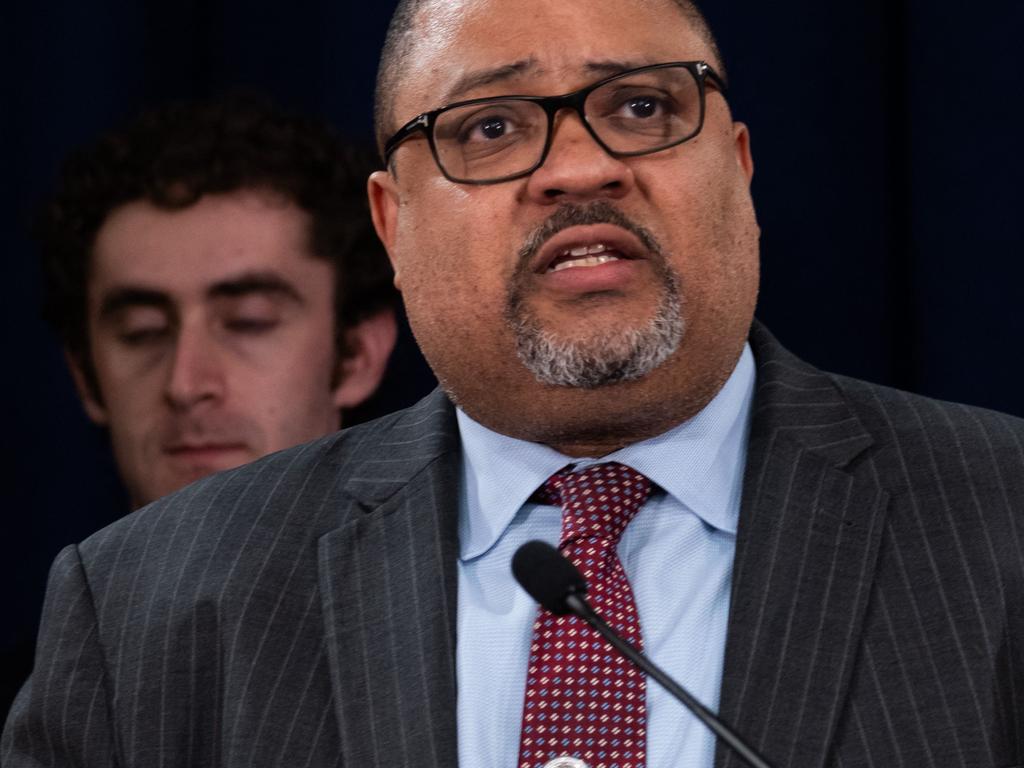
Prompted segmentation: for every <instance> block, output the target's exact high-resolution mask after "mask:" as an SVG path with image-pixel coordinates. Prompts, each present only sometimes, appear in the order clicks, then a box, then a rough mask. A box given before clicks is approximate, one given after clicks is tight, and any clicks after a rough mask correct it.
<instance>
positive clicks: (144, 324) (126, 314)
mask: <svg viewBox="0 0 1024 768" xmlns="http://www.w3.org/2000/svg"><path fill="white" fill-rule="evenodd" d="M113 328H114V333H115V336H116V338H117V340H118V341H119V342H121V343H122V344H124V345H125V346H128V347H139V346H143V345H147V344H154V343H157V342H159V341H162V340H164V339H166V338H167V337H168V336H169V335H170V333H171V332H172V329H171V320H170V318H169V317H168V316H167V312H165V311H164V310H163V309H160V308H157V307H146V306H141V307H128V308H125V309H123V310H121V311H120V312H119V313H118V314H117V315H116V317H115V318H114V326H113Z"/></svg>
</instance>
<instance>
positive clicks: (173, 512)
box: [3, 393, 458, 766]
mask: <svg viewBox="0 0 1024 768" xmlns="http://www.w3.org/2000/svg"><path fill="white" fill-rule="evenodd" d="M457 446H458V442H457V427H456V424H455V419H454V412H453V409H452V407H451V405H450V404H449V403H448V401H447V399H446V398H445V397H444V396H443V395H441V394H440V393H435V394H433V395H432V396H430V397H428V398H426V399H425V400H424V401H422V402H421V403H420V404H419V405H417V406H415V407H413V408H411V409H408V410H406V411H402V412H399V413H397V414H393V415H391V416H387V417H384V418H383V419H380V420H378V421H376V422H373V423H370V424H366V425H361V426H358V427H355V428H353V429H350V430H346V431H343V432H341V433H338V434H335V435H331V436H329V437H326V438H323V439H321V440H318V441H315V442H312V443H308V444H306V445H302V446H299V447H296V448H293V449H289V450H286V451H282V452H280V453H277V454H274V455H271V456H268V457H266V458H264V459H262V460H260V461H257V462H255V463H253V464H250V465H247V466H244V467H241V468H239V469H236V470H232V471H229V472H225V473H221V474H219V475H215V476H212V477H209V478H206V479H204V480H201V481H199V482H197V483H194V484H193V485H191V486H189V487H187V488H185V489H183V490H181V491H179V492H178V493H175V494H172V495H171V496H169V497H166V498H164V499H161V500H159V501H157V502H155V503H153V504H151V505H149V506H148V507H145V508H143V509H141V510H139V511H137V512H135V513H133V514H132V515H130V516H128V517H127V518H124V519H122V520H120V521H118V522H117V523H115V524H113V525H111V526H109V527H108V528H106V529H104V530H102V531H100V532H99V533H97V534H95V535H94V536H92V537H90V538H89V539H87V540H86V541H85V542H83V543H82V544H80V545H78V546H72V547H68V548H67V549H65V550H64V551H63V552H62V553H61V554H60V556H59V557H58V558H57V561H56V562H55V564H54V566H53V569H52V573H51V579H50V585H49V587H48V590H47V602H46V605H45V607H44V615H43V622H42V629H41V631H40V642H39V646H38V651H37V663H36V668H35V670H34V671H33V675H32V677H31V679H30V681H29V683H28V684H27V685H26V687H25V688H24V689H23V690H22V692H21V693H20V694H19V697H18V699H17V700H16V702H15V704H14V706H13V708H12V710H11V715H10V717H9V720H8V724H7V727H6V729H5V732H4V741H3V764H4V765H5V766H6V765H10V766H17V765H35V764H38V763H37V762H36V761H38V760H42V761H43V762H47V764H83V765H120V764H134V765H159V764H163V763H164V762H167V763H170V764H175V765H209V766H213V765H257V764H258V765H336V764H349V765H351V764H359V760H358V759H351V758H352V756H353V754H356V753H358V751H359V750H364V749H366V748H367V745H369V748H370V749H377V748H378V747H379V748H380V751H381V752H386V751H387V749H388V748H391V749H398V748H402V749H407V750H409V751H412V750H414V749H418V748H419V745H416V744H415V743H414V740H413V739H412V738H411V737H407V736H406V735H404V734H400V733H386V734H385V735H384V736H383V737H382V739H383V741H380V742H375V740H374V739H373V738H372V734H371V733H370V732H369V728H371V727H372V723H370V722H369V720H370V718H375V717H376V714H375V713H374V712H373V710H372V708H371V707H369V706H368V705H367V702H366V698H367V696H369V695H371V690H372V689H373V687H374V685H375V683H374V681H373V680H372V678H370V677H368V675H369V674H370V672H369V671H368V670H370V667H371V664H372V663H373V662H374V657H373V653H374V652H375V651H377V650H387V649H386V647H385V648H382V649H377V648H375V646H374V643H375V641H379V639H380V638H379V636H378V637H377V638H372V637H371V638H364V636H363V635H362V633H361V630H362V629H364V628H365V627H366V626H367V625H369V624H371V623H372V622H373V621H374V620H378V618H377V617H380V616H384V617H385V618H386V619H388V618H391V617H392V613H391V611H390V610H389V609H390V608H392V607H396V610H397V612H398V615H397V616H394V619H393V620H394V622H395V623H396V624H398V623H399V622H402V623H403V625H404V622H415V621H416V620H417V615H416V606H412V607H406V606H404V605H402V602H401V597H400V596H399V597H395V598H393V597H392V596H391V595H389V594H388V586H389V584H393V585H394V587H395V589H401V590H403V591H408V590H409V588H410V586H412V587H415V586H416V584H417V579H418V578H422V579H427V580H430V581H431V584H430V586H431V588H436V587H437V585H438V584H440V585H442V586H449V585H448V584H447V583H446V576H445V573H444V571H443V569H442V567H441V566H440V565H439V562H440V561H448V560H449V559H450V560H451V562H452V566H451V567H452V568H453V567H454V558H453V557H451V556H450V552H449V550H448V549H447V544H446V545H445V546H444V547H440V548H438V551H437V554H436V557H433V556H432V557H424V558H423V560H424V562H423V564H422V566H421V567H420V568H419V569H418V570H417V571H415V572H414V573H409V574H406V573H405V572H404V571H400V570H398V569H397V568H391V566H390V561H391V560H394V559H395V558H394V557H393V554H392V553H391V552H390V551H389V547H394V548H397V549H399V550H403V551H404V550H407V549H408V548H411V547H412V548H414V547H417V546H422V542H423V541H426V542H428V546H430V547H434V546H435V542H436V541H438V540H440V537H439V535H438V534H437V531H438V530H439V529H441V528H446V529H447V528H449V527H451V526H449V521H448V520H447V519H445V518H444V514H443V513H441V512H438V511H437V509H436V508H435V507H438V508H442V510H444V509H454V504H440V503H438V501H439V498H440V499H444V498H446V494H448V493H451V495H452V496H454V493H453V492H452V490H451V489H452V486H453V483H454V480H453V479H452V478H454V477H456V476H457V467H458V464H457V460H456V458H457V455H458V454H457ZM398 513H404V514H407V515H408V516H409V517H408V519H405V518H402V520H401V522H400V523H390V522H389V521H390V520H392V519H397V518H399V517H401V514H398ZM382 530H384V531H386V533H387V534H389V535H387V536H381V535H380V532H381V531H382ZM452 538H454V534H453V536H452ZM452 547H453V548H454V545H452ZM354 579H359V580H361V581H362V583H363V584H364V585H365V587H366V589H365V591H357V590H355V589H354V588H352V581H353V580H354ZM422 603H423V604H422V610H423V611H424V612H429V614H430V621H435V622H438V623H439V624H440V629H439V631H438V632H437V643H438V644H439V646H441V647H442V648H447V646H448V645H452V646H453V644H454V643H453V639H452V638H450V637H449V635H450V632H453V631H454V615H452V620H451V630H450V631H449V624H448V621H447V619H446V618H444V617H443V614H442V613H441V612H439V611H438V610H437V609H436V606H435V601H429V600H424V601H422ZM424 623H428V622H427V621H426V620H425V621H424ZM395 631H396V632H397V631H398V627H397V626H396V628H395ZM445 652H447V651H445ZM381 658H382V661H381V663H382V665H387V666H389V667H391V669H390V670H389V672H390V674H389V677H388V682H390V681H392V680H394V681H397V680H398V679H399V677H400V675H401V667H402V664H403V661H402V659H401V654H396V656H390V655H389V656H388V657H387V658H386V659H384V658H383V657H381ZM395 658H398V659H399V661H398V662H397V664H396V662H395ZM404 664H405V665H406V666H408V665H409V662H408V661H407V660H406V661H404ZM421 670H422V667H421V665H416V666H415V669H414V670H412V671H410V672H409V675H410V677H416V676H417V675H419V677H423V676H424V674H423V673H422V671H421ZM444 670H445V667H444V665H443V664H440V663H436V664H434V665H433V666H432V667H431V668H430V670H429V673H430V674H431V675H433V676H434V677H431V678H430V679H431V682H432V683H433V684H434V685H435V686H436V688H437V689H439V691H440V693H438V695H437V696H436V698H437V700H438V701H439V702H443V701H444V693H445V692H446V691H447V690H448V687H449V682H451V686H450V687H451V696H452V698H454V683H453V680H452V681H449V679H448V678H449V676H445V675H444ZM450 677H453V675H451V676H450ZM383 687H384V683H382V688H383ZM419 687H420V689H425V686H423V685H421V686H419ZM342 696H344V697H345V698H346V701H344V702H342V700H341V699H342ZM385 698H386V702H385V703H383V704H381V708H382V709H383V710H386V712H387V713H391V712H396V711H397V708H396V706H395V703H394V702H395V701H396V699H397V697H396V696H395V694H394V693H389V694H388V696H387V697H385ZM407 698H408V700H409V701H410V706H411V707H417V706H419V705H420V701H419V700H418V699H417V698H416V697H415V696H410V697H407ZM348 708H352V709H355V710H357V711H358V712H360V713H365V714H364V715H361V716H363V717H365V718H366V720H359V719H358V718H353V717H348V719H347V720H346V719H345V717H343V715H345V713H346V712H347V710H348ZM395 716H401V717H402V718H404V719H405V720H407V721H409V722H414V721H415V718H414V717H412V716H409V715H408V714H407V713H405V712H400V713H399V714H398V715H395ZM377 719H379V720H380V722H384V720H385V719H386V715H381V716H380V717H379V718H377ZM343 721H344V722H347V723H349V724H353V723H358V724H359V725H358V727H349V728H347V729H346V728H343V727H342V724H343ZM363 726H365V728H364V727H363ZM435 752H436V754H437V760H438V762H433V759H434V758H433V757H432V756H430V754H431V753H430V752H429V751H428V750H425V749H420V753H421V755H422V758H421V759H416V760H411V761H409V762H407V763H406V764H409V765H413V764H417V765H424V766H426V765H431V766H432V765H444V764H445V752H444V749H443V748H439V749H437V750H435ZM428 756H429V757H428ZM397 759H398V761H399V762H401V757H398V758H397ZM428 759H429V760H430V761H428Z"/></svg>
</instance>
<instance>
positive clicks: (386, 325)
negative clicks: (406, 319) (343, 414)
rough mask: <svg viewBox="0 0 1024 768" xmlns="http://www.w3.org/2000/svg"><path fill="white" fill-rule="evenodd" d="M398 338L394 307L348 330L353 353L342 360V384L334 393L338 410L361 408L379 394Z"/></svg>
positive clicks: (348, 340)
mask: <svg viewBox="0 0 1024 768" xmlns="http://www.w3.org/2000/svg"><path fill="white" fill-rule="evenodd" d="M397 337H398V323H397V322H396V321H395V312H394V310H393V309H391V308H388V309H384V310H381V311H380V312H378V313H377V314H375V315H371V316H370V317H368V318H366V319H365V320H363V321H362V322H360V323H359V324H358V325H356V326H355V327H354V328H349V329H348V330H347V331H346V337H345V340H346V342H347V344H348V350H349V353H350V354H349V355H348V356H347V357H345V358H344V359H342V360H339V361H338V375H337V380H338V385H337V386H336V387H335V388H334V393H333V394H334V404H335V405H336V406H337V407H338V408H352V407H354V406H357V405H359V404H360V403H361V402H363V401H364V400H365V399H366V398H368V397H369V396H370V395H372V394H373V393H374V392H375V391H376V389H377V386H378V385H379V384H380V380H381V378H383V376H384V369H385V368H386V367H387V364H388V358H389V357H390V356H391V350H392V349H394V348H395V339H396V338H397Z"/></svg>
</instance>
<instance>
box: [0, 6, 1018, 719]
mask: <svg viewBox="0 0 1024 768" xmlns="http://www.w3.org/2000/svg"><path fill="white" fill-rule="evenodd" d="M704 5H705V10H706V12H707V14H708V16H709V17H710V19H711V22H712V25H713V26H714V28H715V29H716V31H717V33H718V36H719V38H720V41H721V44H722V48H723V50H724V53H725V58H726V62H727V66H728V69H729V74H730V78H731V81H732V91H731V93H730V101H731V103H732V105H733V109H734V112H735V114H736V116H737V118H738V119H741V120H744V121H745V122H747V123H748V124H749V125H750V126H751V129H752V133H753V148H754V157H755V163H756V174H755V182H754V196H755V202H756V205H757V208H758V212H759V218H760V222H761V225H762V228H763V241H762V242H763V283H762V294H761V302H760V309H759V314H760V317H761V318H762V319H763V320H764V321H765V322H766V323H767V324H768V325H769V327H770V328H771V329H772V330H773V331H774V332H775V333H776V335H777V336H779V338H780V339H781V340H782V341H783V342H784V343H785V344H787V345H788V346H789V347H790V348H791V349H793V350H794V351H795V352H797V353H799V354H801V355H803V356H804V357H805V358H807V359H808V360H810V361H811V362H813V363H815V364H817V365H819V366H821V367H823V368H827V369H830V370H835V371H839V372H842V373H847V374H850V375H854V376H858V377H862V378H868V379H872V380H875V381H879V382H884V383H887V384H890V385H893V386H896V387H900V388H904V389H909V390H913V391H917V392H922V393H925V394H928V395H932V396H936V397H941V398H945V399H951V400H960V401H964V402H969V403H973V404H978V405H983V406H987V407H991V408H996V409H1000V410H1004V411H1009V412H1011V413H1016V414H1024V395H1022V394H1021V389H1020V380H1021V378H1022V373H1024V365H1022V364H1021V362H1020V361H1019V352H1020V347H1021V343H1020V339H1021V337H1022V334H1024V317H1022V313H1021V311H1020V309H1019V304H1020V298H1021V295H1022V287H1021V284H1022V278H1024V267H1022V266H1021V256H1022V252H1024V247H1022V246H1024V235H1022V233H1021V225H1020V221H1019V219H1020V217H1019V216H1018V207H1019V206H1020V203H1021V199H1022V196H1021V194H1020V191H1019V186H1018V185H1019V180H1020V179H1021V178H1022V176H1024V160H1022V158H1021V155H1020V154H1019V153H1018V152H1017V151H1016V145H1017V143H1019V139H1018V136H1017V134H1018V130H1019V127H1020V125H1021V117H1022V113H1024V109H1022V107H1021V105H1020V102H1021V95H1022V94H1024V82H1022V81H1024V76H1022V71H1024V67H1022V56H1021V53H1020V50H1019V43H1018V38H1019V36H1020V34H1021V32H1022V31H1024V3H1020V2H1019V1H1018V2H1011V1H1010V0H980V1H979V2H978V4H977V5H972V6H970V7H969V8H968V7H966V6H964V5H963V4H961V3H954V2H951V1H950V0H932V2H924V1H923V0H866V2H862V3H823V2H820V0H796V2H791V3H779V4H776V3H764V2H754V1H753V0H717V1H716V2H711V0H706V2H705V4H704ZM4 6H5V7H4V10H3V11H2V14H3V16H2V22H0V29H2V34H3V42H4V43H5V48H6V49H7V50H8V51H9V52H11V53H12V54H13V56H12V57H11V58H10V60H9V65H8V69H7V70H6V83H5V89H4V92H3V95H2V97H0V98H2V101H3V105H4V109H3V116H4V119H3V120H0V126H2V128H0V130H2V134H0V137H2V139H3V145H4V152H3V156H4V163H5V165H4V168H3V176H4V184H3V194H4V198H5V199H4V202H5V203H6V204H5V205H4V206H3V212H4V215H5V222H4V223H5V226H4V227H3V229H2V231H0V237H3V240H4V247H3V252H4V261H3V270H4V273H5V276H6V280H5V283H6V291H5V294H6V295H5V299H4V301H3V302H2V306H3V328H4V349H5V351H6V358H7V364H6V365H5V366H4V370H5V375H4V376H3V381H4V387H5V392H4V394H5V398H4V400H5V402H6V404H7V407H6V414H7V417H6V420H5V421H6V427H7V428H6V429H5V430H4V455H5V461H4V462H3V466H4V476H3V505H2V507H0V508H2V510H3V515H4V520H3V535H2V541H3V546H4V551H3V555H4V557H3V558H2V563H3V566H2V568H3V571H2V577H3V579H4V584H5V585H6V587H7V590H6V595H5V599H4V608H3V620H2V621H0V627H2V630H0V651H2V654H3V658H2V661H0V664H2V675H3V677H2V680H0V713H2V712H4V711H5V710H6V707H7V703H8V701H9V699H10V698H11V696H13V693H14V690H15V689H16V687H17V686H18V685H19V684H20V682H21V679H22V678H23V676H24V674H25V672H26V669H27V668H28V665H29V663H30V661H29V658H30V657H29V654H30V649H31V645H32V637H33V635H34V631H35V622H36V620H37V615H38V610H39V606H40V602H41V599H42V593H43V587H44V582H45V575H46V569H47V566H48V563H49V561H50V560H51V559H52V558H53V556H54V555H55V554H56V552H57V551H58V550H59V549H60V547H62V546H63V545H64V544H67V543H69V542H72V541H76V540H80V539H81V538H83V537H85V536H86V535H88V534H89V533H90V532H91V531H93V530H95V529H96V528H98V527H100V526H102V525H104V524H105V523H107V522H109V521H111V520H113V519H115V518H116V517H117V516H119V515H120V514H122V512H123V510H124V501H123V499H122V497H121V491H120V489H119V487H118V485H117V481H116V479H115V476H114V473H113V467H112V461H111V459H110V457H109V455H108V453H107V451H106V447H105V442H104V436H103V435H102V434H100V433H99V432H97V431H96V430H94V429H92V428H90V426H89V425H88V424H87V422H86V420H85V418H84V416H83V415H82V413H81V410H80V408H79V406H78V404H77V401H76V400H75V396H74V393H73V391H72V389H71V384H70V380H69V378H68V376H67V374H66V372H65V370H64V367H63V361H62V359H61V354H60V351H59V349H58V347H57V345H56V343H55V340H54V339H53V337H52V335H51V334H50V333H49V331H48V330H47V329H46V328H45V326H44V325H43V324H42V322H41V321H40V320H39V316H38V315H39V310H38V306H39V290H38V269H37V265H36V261H35V258H36V257H35V254H34V252H33V249H32V246H31V243H30V241H29V239H28V236H27V233H26V221H27V220H28V217H29V215H30V212H31V210H32V208H33V206H34V205H36V204H37V203H38V200H39V198H40V197H41V196H42V195H44V194H45V193H46V192H47V191H48V190H49V189H50V187H51V185H52V183H53V178H54V175H55V172H56V169H57V167H58V165H59V163H60V161H61V158H62V157H63V156H64V155H65V153H66V152H67V151H68V150H69V149H70V148H72V147H73V146H75V145H78V144H80V143H82V142H84V141H87V140H89V139H90V138H92V137H93V136H94V135H95V134H96V133H98V132H99V131H101V130H103V129H105V128H108V127H110V126H111V125H112V124H114V123H116V122H118V121H120V120H122V119H123V118H125V117H126V116H128V115H130V114H132V113H134V112H136V111H137V110H138V109H139V108H141V107H143V106H146V105H150V104H153V103H156V102H159V101H162V100H165V99H168V98H175V97H193V96H208V95H212V94H216V93H219V92H222V91H224V90H225V89H239V88H242V89H250V90H257V91H262V92H264V93H267V94H269V95H270V96H272V97H273V98H275V99H276V100H277V101H279V102H281V103H283V104H285V105H287V106H290V107H293V108H296V109H300V110H305V111H309V112H314V113H319V114H322V115H324V116H326V117H327V118H329V119H330V120H331V121H332V122H333V123H334V124H335V125H336V126H337V127H338V128H339V129H340V130H341V131H343V132H344V133H347V134H349V135H351V136H353V137H355V138H357V139H366V140H368V139H369V138H370V136H371V118H370V115H371V96H372V83H373V77H374V73H375V70H376V63H377V51H378V49H379V46H380V43H381V41H382V39H383V35H384V29H385V26H386V24H387V19H388V17H389V16H390V12H391V8H392V3H391V2H383V3H380V4H358V5H357V4H354V3H346V2H339V1H338V0H296V2H292V3H288V4H285V3H279V2H267V0H246V1H245V2H242V1H241V0H204V1H203V2H200V0H182V2H175V3H171V2H161V1H158V0H149V1H148V2H135V3H131V2H126V1H125V0H89V1H87V2H82V1H81V0H52V2H49V3H33V4H30V3H28V2H26V0H15V2H13V3H6V4H4ZM393 363H394V365H395V368H396V369H397V370H398V371H399V375H397V376H393V377H392V379H391V382H390V383H389V385H388V387H387V388H386V390H385V392H384V393H383V394H382V395H381V397H380V398H378V400H377V401H376V402H375V403H374V405H373V407H372V408H371V409H370V411H369V412H367V413H366V414H364V415H372V412H373V411H374V410H376V411H378V412H379V411H383V410H387V409H388V408H392V407H398V406H401V405H404V404H407V403H408V402H410V401H411V400H414V399H415V398H416V397H418V396H419V395H420V394H422V393H423V392H424V391H426V390H427V389H429V388H430V386H431V380H430V378H429V374H428V373H427V372H426V370H425V368H424V366H423V364H422V360H421V359H420V358H419V357H418V356H417V354H416V352H415V350H414V348H413V345H412V344H411V342H410V340H409V338H408V335H406V336H405V338H404V341H403V343H402V347H401V348H400V350H399V351H398V352H397V353H396V356H395V359H394V361H393Z"/></svg>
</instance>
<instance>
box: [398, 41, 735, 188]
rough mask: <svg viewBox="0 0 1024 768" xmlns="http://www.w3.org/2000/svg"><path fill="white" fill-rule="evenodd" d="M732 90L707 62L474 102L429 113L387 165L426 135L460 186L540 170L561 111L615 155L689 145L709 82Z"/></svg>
mask: <svg viewBox="0 0 1024 768" xmlns="http://www.w3.org/2000/svg"><path fill="white" fill-rule="evenodd" d="M708 81H710V83H711V85H712V86H713V87H714V88H716V89H717V90H718V91H720V92H721V93H723V94H724V93H725V91H726V85H725V82H724V81H723V80H722V78H721V77H720V76H719V74H718V73H717V72H715V70H714V69H712V68H711V66H710V65H708V64H707V63H706V62H703V61H673V62H669V63H666V64H652V65H650V66H646V67H639V68H637V69H631V70H628V71H626V72H620V73H619V74H617V75H612V76H611V77H608V78H605V79H603V80H599V81H597V82H596V83H591V84H590V85H588V86H586V87H584V88H580V89H579V90H578V91H573V92H572V93H567V94H565V95H564V96H498V97H492V98H485V99H470V100H469V101H460V102H457V103H455V104H449V105H448V106H446V107H441V108H440V109H435V110H433V111H431V112H424V113H423V114H422V115H417V116H416V117H414V118H413V119H412V120H410V121H409V122H407V123H406V124H405V125H403V126H402V127H401V128H399V129H398V131H396V132H395V134H394V135H393V136H392V137H391V138H390V139H388V140H387V142H386V143H385V144H384V161H385V162H390V160H391V155H392V153H393V152H394V151H395V150H396V149H397V148H398V146H399V145H400V144H402V142H404V141H406V140H407V139H409V138H410V137H412V136H413V135H414V134H416V133H425V134H426V135H427V140H428V141H429V143H430V151H431V152H432V153H433V155H434V160H435V161H436V162H437V167H438V168H440V169H441V173H443V174H444V175H445V177H446V178H448V179H450V180H451V181H454V182H458V183H461V184H495V183H497V182H500V181H510V180H512V179H518V178H520V177H522V176H527V175H529V174H531V173H533V172H534V171H535V170H537V169H538V168H539V167H540V166H541V165H542V164H543V162H544V159H545V158H546V157H547V155H548V150H550V149H551V135H552V127H553V126H554V123H555V114H556V113H558V112H559V111H560V110H562V109H573V110H575V111H576V113H577V114H578V115H579V116H580V119H581V120H582V121H583V124H584V125H585V126H586V127H587V130H588V131H589V132H590V135H591V136H593V137H594V141H596V142H597V143H598V144H600V145H601V146H602V147H603V148H604V149H605V151H607V152H608V153H609V154H611V155H614V156H615V157H630V156H634V155H646V154H650V153H651V152H658V151H660V150H663V149H668V148H669V147H674V146H676V145H677V144H682V143H683V142H684V141H689V140H690V139H692V138H693V137H694V136H696V135H697V134H698V133H700V129H701V128H702V127H703V125H704V109H705V107H704V103H705V92H706V89H707V83H708Z"/></svg>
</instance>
